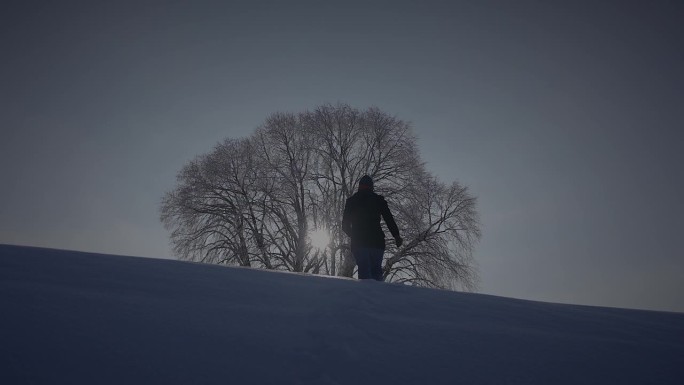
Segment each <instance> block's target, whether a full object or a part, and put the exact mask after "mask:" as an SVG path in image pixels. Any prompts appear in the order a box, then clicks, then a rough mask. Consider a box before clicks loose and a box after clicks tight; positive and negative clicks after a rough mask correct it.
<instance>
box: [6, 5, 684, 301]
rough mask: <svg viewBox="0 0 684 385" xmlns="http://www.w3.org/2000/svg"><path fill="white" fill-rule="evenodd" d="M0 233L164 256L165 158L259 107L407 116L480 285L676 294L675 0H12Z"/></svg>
mask: <svg viewBox="0 0 684 385" xmlns="http://www.w3.org/2000/svg"><path fill="white" fill-rule="evenodd" d="M3 4H4V9H3V12H2V15H0V21H1V22H0V50H1V52H2V53H3V54H2V59H0V68H1V71H0V84H1V85H2V86H1V87H0V129H1V130H2V131H1V140H0V181H1V182H0V183H1V184H0V243H8V244H21V245H32V246H44V247H54V248H65V249H73V250H83V251H93V252H103V253H114V254H125V255H140V256H147V257H162V258H171V257H173V255H172V252H171V248H170V244H169V234H168V232H167V231H166V230H165V229H164V228H163V226H162V225H161V223H160V221H159V204H160V201H161V197H162V196H163V195H164V193H165V192H167V191H170V190H171V189H173V187H174V185H175V175H176V173H177V172H178V171H179V170H180V169H181V167H182V166H183V165H184V164H186V163H187V162H188V161H190V160H191V159H193V158H194V157H195V156H197V155H199V154H202V153H206V152H208V151H210V150H211V148H212V147H213V146H214V145H215V144H216V143H217V142H219V141H222V140H223V139H225V138H228V137H231V138H237V137H244V136H247V135H249V134H251V133H252V132H253V131H254V129H255V128H256V127H257V126H259V125H260V124H262V123H263V122H264V120H265V119H266V117H267V116H268V115H270V114H271V113H274V112H278V111H282V112H299V111H304V110H306V109H312V108H315V107H316V106H318V105H321V104H324V103H333V104H334V103H337V102H343V103H348V104H350V105H352V106H354V107H357V108H360V109H364V108H367V107H370V106H376V107H378V108H380V109H381V110H383V111H385V112H387V113H389V114H392V115H395V116H397V117H398V118H400V119H403V120H406V121H410V122H411V124H412V126H413V129H414V132H415V134H416V136H417V137H418V145H419V148H420V152H421V155H422V157H423V160H424V161H425V162H426V165H427V168H428V170H430V171H431V172H433V173H434V174H435V175H437V176H438V177H439V178H440V179H441V180H443V181H445V182H450V181H453V180H457V181H459V182H460V183H462V184H464V185H466V186H468V187H469V188H470V191H471V192H472V193H473V194H474V195H476V196H477V197H478V211H479V213H480V220H481V225H482V232H483V237H482V240H481V241H480V243H479V244H478V245H477V247H476V250H475V259H476V261H477V263H478V267H479V272H480V280H481V281H480V291H481V292H483V293H489V294H496V295H503V296H508V297H515V298H526V299H535V300H542V301H551V302H564V303H578V304H587V305H602V306H616V307H630V308H641V309H655V310H669V311H678V312H683V311H684V280H682V279H681V277H683V276H684V252H682V246H683V245H682V242H681V239H682V231H683V230H684V219H683V218H684V203H683V202H682V199H681V197H682V196H684V181H683V180H682V175H684V174H683V173H682V165H683V164H684V155H682V151H681V149H682V148H684V133H682V129H683V128H684V127H683V126H684V124H683V123H684V105H683V104H684V103H683V101H684V71H682V70H681V68H684V30H683V28H682V27H681V26H680V24H681V22H680V21H681V20H682V17H683V16H684V6H683V5H682V3H681V2H678V1H649V2H636V1H603V2H600V4H599V2H593V1H572V2H567V1H517V2H509V1H477V2H475V1H411V2H408V1H384V2H380V1H376V2H372V1H363V2H361V1H346V2H322V1H291V2H278V1H268V2H267V1H244V2H241V1H192V2H190V1H188V2H180V1H135V2H128V1H120V2H98V1H82V2H76V1H65V2H50V1H43V2H32V1H10V2H7V3H3Z"/></svg>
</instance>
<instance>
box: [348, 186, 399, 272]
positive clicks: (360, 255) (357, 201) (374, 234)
mask: <svg viewBox="0 0 684 385" xmlns="http://www.w3.org/2000/svg"><path fill="white" fill-rule="evenodd" d="M380 217H382V218H384V219H385V223H386V224H387V228H389V230H390V232H391V233H392V236H393V237H394V241H395V243H396V245H397V247H400V246H401V244H402V243H403V240H402V239H401V237H400V236H399V228H397V224H396V222H394V217H393V216H392V213H391V212H390V209H389V207H388V206H387V201H385V198H384V197H383V196H382V195H379V194H376V193H374V192H373V179H372V178H371V177H370V176H368V175H365V176H364V177H363V178H361V180H360V181H359V191H357V192H356V194H354V195H352V196H351V197H349V199H347V202H346V203H345V205H344V215H343V216H342V229H343V230H344V232H345V233H347V235H349V236H350V237H351V250H352V254H353V255H354V259H355V260H356V265H357V266H358V270H359V279H369V278H372V279H375V280H376V281H382V280H383V277H382V256H383V254H384V253H385V233H384V232H383V231H382V228H381V227H380Z"/></svg>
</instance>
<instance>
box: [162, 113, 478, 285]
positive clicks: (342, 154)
mask: <svg viewBox="0 0 684 385" xmlns="http://www.w3.org/2000/svg"><path fill="white" fill-rule="evenodd" d="M365 174H368V175H370V176H371V177H372V178H373V180H374V181H375V186H376V191H377V192H378V193H380V194H382V195H384V196H385V197H386V198H387V200H388V202H389V204H390V208H391V210H392V212H393V213H394V216H395V219H396V221H397V224H398V225H399V228H400V231H401V234H402V237H403V238H404V240H405V243H404V245H403V246H402V247H400V248H396V247H395V246H394V245H389V244H388V248H387V251H386V254H385V260H384V265H383V271H384V277H385V279H386V280H387V281H392V282H402V283H408V284H413V285H417V286H426V287H440V288H450V289H464V290H472V289H474V288H475V287H476V285H477V270H476V268H475V262H474V260H473V255H472V253H473V248H474V245H475V243H476V242H477V240H478V239H479V237H480V228H479V223H478V216H477V211H476V198H475V197H473V196H472V195H471V194H470V193H469V191H468V189H467V188H466V187H464V186H462V185H461V184H459V183H458V182H455V181H454V182H451V183H444V182H441V181H439V180H438V179H437V178H436V177H435V176H434V175H432V174H431V173H430V172H428V171H427V170H426V169H425V166H424V164H423V163H422V162H421V160H420V155H419V151H418V148H417V143H416V137H415V136H414V134H413V132H412V129H411V127H410V125H409V124H408V123H406V122H404V121H402V120H399V119H397V118H396V117H393V116H390V115H388V114H387V113H385V112H383V111H381V110H379V109H377V108H368V109H366V110H359V109H356V108H352V107H350V106H349V105H346V104H338V105H322V106H319V107H317V108H316V109H314V110H313V111H305V112H301V113H274V114H273V115H271V116H270V117H268V118H267V119H266V121H265V122H264V123H263V124H262V125H261V126H260V127H258V128H257V129H256V131H255V132H254V133H253V134H252V135H250V136H249V137H247V138H240V139H234V138H228V139H225V140H224V141H223V142H221V143H219V144H217V145H216V147H214V149H213V150H212V151H210V152H209V153H207V154H203V155H199V156H198V157H197V158H196V159H194V160H193V161H191V162H189V163H188V164H186V165H185V166H184V167H183V168H182V170H181V171H180V172H179V173H178V176H177V186H176V187H175V188H174V189H173V190H172V191H170V192H168V193H167V194H166V195H165V196H164V198H163V200H162V205H161V220H162V222H163V223H164V225H165V227H166V228H167V229H168V230H170V231H171V242H172V244H173V249H174V252H175V253H176V254H177V255H178V257H180V258H181V259H186V260H192V261H201V262H207V263H220V264H231V265H240V266H252V267H258V268H265V269H275V270H287V271H295V272H308V273H313V274H325V275H338V276H347V277H351V276H353V274H354V267H355V264H354V260H353V258H352V257H351V252H350V248H349V239H348V238H347V236H346V235H345V234H344V233H343V231H342V211H343V209H344V204H345V201H346V199H347V198H348V197H349V196H351V195H352V194H353V193H354V192H355V191H356V187H357V184H358V180H359V179H360V178H361V176H363V175H365Z"/></svg>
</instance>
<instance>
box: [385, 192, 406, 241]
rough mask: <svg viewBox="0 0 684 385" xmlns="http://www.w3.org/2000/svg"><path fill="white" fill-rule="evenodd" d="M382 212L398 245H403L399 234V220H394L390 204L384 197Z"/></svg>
mask: <svg viewBox="0 0 684 385" xmlns="http://www.w3.org/2000/svg"><path fill="white" fill-rule="evenodd" d="M380 212H381V213H382V217H383V218H384V219H385V223H386V224H387V228H388V229H389V231H390V233H392V236H393V237H394V239H395V240H396V241H397V246H401V243H402V241H401V236H400V235H399V227H397V222H395V221H394V216H392V212H391V211H390V209H389V206H388V205H387V201H386V200H385V199H384V198H383V199H382V205H381V210H380Z"/></svg>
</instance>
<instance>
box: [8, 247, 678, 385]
mask: <svg viewBox="0 0 684 385" xmlns="http://www.w3.org/2000/svg"><path fill="white" fill-rule="evenodd" d="M0 362H2V370H0V384H55V383H63V384H455V383H459V384H528V385H529V384H680V383H682V379H683V378H684V314H682V313H667V312H653V311H641V310H628V309H616V308H601V307H588V306H577V305H561V304H552V303H541V302H533V301H524V300H517V299H510V298H503V297H494V296H488V295H481V294H473V293H456V292H449V291H442V290H430V289H420V288H414V287H408V286H401V285H396V284H387V283H379V282H373V281H356V280H351V279H327V278H323V277H316V276H308V275H300V274H282V273H274V272H269V271H261V270H253V269H246V268H229V267H221V266H212V265H203V264H196V263H188V262H180V261H171V260H157V259H148V258H137V257H122V256H112V255H102V254H90V253H82V252H73V251H63V250H51V249H39V248H30V247H20V246H7V245H0Z"/></svg>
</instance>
